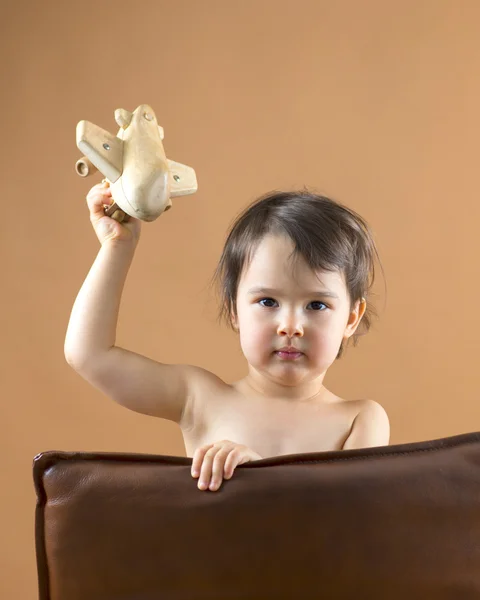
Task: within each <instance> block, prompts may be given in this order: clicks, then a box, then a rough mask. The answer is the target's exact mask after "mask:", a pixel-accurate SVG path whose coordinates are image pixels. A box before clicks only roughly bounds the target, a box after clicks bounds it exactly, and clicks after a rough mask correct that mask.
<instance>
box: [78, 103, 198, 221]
mask: <svg viewBox="0 0 480 600" xmlns="http://www.w3.org/2000/svg"><path fill="white" fill-rule="evenodd" d="M115 121H116V122H117V124H118V125H119V126H120V129H119V131H118V133H117V135H116V136H113V135H112V134H111V133H109V132H108V131H105V130H104V129H102V128H101V127H98V126H97V125H94V124H93V123H90V122H89V121H80V122H79V123H78V125H77V132H76V133H77V147H78V148H79V150H81V152H83V154H84V156H83V157H82V158H81V159H80V160H78V161H77V163H76V165H75V168H76V171H77V173H78V174H79V175H80V176H81V177H87V176H89V175H92V174H93V173H94V172H96V171H97V170H98V171H100V172H101V173H102V174H103V175H104V176H105V178H106V179H107V180H108V181H109V183H110V186H111V189H112V197H113V199H114V201H115V204H114V205H112V206H111V207H109V209H108V211H107V213H106V214H109V216H112V217H113V218H115V219H116V220H117V221H123V220H125V218H126V215H129V216H131V217H134V218H136V219H141V220H142V221H154V220H155V219H156V218H157V217H159V216H160V215H161V214H162V213H163V212H164V211H166V210H168V209H169V208H171V206H172V201H171V198H175V197H176V196H185V195H187V194H193V193H195V192H196V191H197V189H198V186H197V178H196V175H195V171H194V170H193V169H192V168H191V167H188V166H186V165H183V164H181V163H178V162H175V161H173V160H169V159H168V158H167V157H166V155H165V151H164V148H163V143H162V140H163V137H164V135H163V128H162V127H160V126H159V125H158V123H157V119H156V117H155V113H154V112H153V110H152V108H151V107H150V106H148V104H141V105H140V106H138V107H137V108H136V109H135V110H134V111H133V113H131V112H129V111H127V110H124V109H122V108H119V109H117V110H116V111H115Z"/></svg>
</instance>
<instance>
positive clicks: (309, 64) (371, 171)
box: [0, 0, 480, 600]
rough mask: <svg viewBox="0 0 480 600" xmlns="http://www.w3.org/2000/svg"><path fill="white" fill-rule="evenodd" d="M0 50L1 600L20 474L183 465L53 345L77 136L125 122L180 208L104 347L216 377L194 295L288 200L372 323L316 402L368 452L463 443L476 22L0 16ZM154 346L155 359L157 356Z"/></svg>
mask: <svg viewBox="0 0 480 600" xmlns="http://www.w3.org/2000/svg"><path fill="white" fill-rule="evenodd" d="M4 4H5V5H4V6H3V7H2V20H1V24H0V28H1V31H0V34H1V35H0V44H1V61H0V64H1V67H0V68H1V69H2V79H1V81H2V87H1V96H0V98H1V100H0V102H1V105H2V116H3V118H2V124H1V137H2V143H1V146H0V148H1V150H0V151H1V153H2V163H1V164H2V177H1V179H0V181H1V184H0V185H1V187H2V206H3V210H2V218H1V229H2V231H1V236H0V239H1V248H2V265H3V277H2V286H1V288H2V292H1V298H2V311H1V318H2V329H1V331H2V344H1V353H2V354H1V357H0V360H1V362H0V364H1V368H2V375H1V384H2V395H1V404H0V410H1V424H2V431H1V442H0V443H1V445H2V448H1V449H2V450H3V457H4V458H3V468H2V469H1V471H2V477H1V485H2V494H1V503H2V504H1V513H0V514H1V519H2V522H1V525H0V531H1V532H2V536H1V537H2V544H1V546H0V553H1V554H0V557H1V563H0V572H1V585H0V597H1V598H5V600H7V599H10V598H22V599H27V598H36V597H37V588H36V586H37V581H36V566H35V552H34V537H33V522H34V520H33V519H34V506H35V495H34V490H33V483H32V476H31V465H32V459H33V457H34V455H35V454H37V453H38V452H41V451H45V450H51V449H58V450H98V451H129V452H152V453H159V454H178V455H183V454H184V447H183V442H182V438H181V434H180V431H179V429H177V426H176V425H174V424H171V423H169V422H166V421H163V420H156V419H153V418H149V417H146V416H141V415H138V414H135V413H133V412H129V411H128V410H126V409H124V408H121V407H119V406H117V405H115V404H114V403H113V402H111V401H109V400H108V399H107V398H106V397H104V396H103V395H102V394H101V393H99V392H97V391H96V390H95V389H93V388H92V387H90V386H89V385H88V384H87V383H85V382H84V381H83V380H82V379H81V378H80V377H79V376H78V375H76V374H75V373H74V372H73V371H72V370H71V369H70V368H69V367H68V366H67V364H66V362H65V360H64V356H63V341H64V335H65V329H66V326H67V322H68V318H69V313H70V310H71V307H72V304H73V301H74V298H75V296H76V294H77V292H78V289H79V287H80V285H81V283H82V281H83V279H84V277H85V275H86V273H87V271H88V269H89V267H90V265H91V263H92V261H93V259H94V257H95V254H96V252H97V250H98V245H97V240H96V238H95V235H94V233H93V230H92V229H91V227H90V224H89V221H88V214H87V210H86V206H85V195H86V193H87V191H88V189H89V188H90V186H91V185H93V184H94V183H98V181H100V179H101V177H100V176H99V175H98V174H97V175H96V176H95V177H93V178H90V179H89V180H84V179H81V178H80V177H78V176H77V175H76V174H75V172H74V164H75V161H76V160H77V158H79V157H80V154H79V152H78V151H77V149H76V146H75V126H76V123H77V121H79V120H81V119H87V120H90V121H93V122H94V123H96V124H98V125H100V126H102V127H104V128H106V129H110V130H111V131H115V132H116V130H117V126H116V124H115V122H114V119H113V112H114V110H115V109H116V108H118V107H123V108H126V109H129V110H133V109H134V108H135V107H136V106H137V105H138V104H141V103H144V102H145V103H148V104H150V105H152V107H153V108H154V110H155V111H156V113H157V116H158V119H159V122H160V124H161V125H162V126H163V127H164V129H165V134H166V138H165V148H166V152H167V155H168V156H169V157H170V158H172V159H174V160H178V161H180V162H184V163H186V164H190V165H192V166H193V167H194V168H195V169H196V171H197V175H198V181H199V191H198V193H197V194H196V195H195V196H190V197H186V198H179V199H177V200H175V201H174V207H173V209H172V210H171V211H170V212H169V213H168V214H166V215H164V216H162V218H161V219H159V220H158V221H156V222H154V223H151V224H147V225H145V226H144V228H143V234H142V239H141V242H140V245H139V248H138V252H137V255H136V258H135V262H134V264H133V266H132V269H131V273H130V276H129V279H128V282H127V286H126V289H125V294H124V300H123V304H122V308H121V315H120V323H119V331H118V340H117V341H118V343H119V344H120V345H123V346H125V347H127V348H129V349H132V350H134V351H137V352H142V353H144V354H146V355H148V356H150V357H152V358H155V359H157V360H160V361H163V362H172V363H173V362H187V363H193V364H198V365H201V366H203V367H205V368H207V369H210V370H212V371H214V372H216V373H217V374H218V375H220V376H221V377H223V378H225V380H227V381H230V380H233V379H235V378H239V377H240V376H241V375H242V374H243V373H244V371H245V363H244V360H243V357H242V355H241V352H240V350H239V348H238V346H237V339H236V337H235V335H234V334H233V333H231V332H229V331H227V330H226V329H222V328H221V327H219V326H217V325H216V324H215V311H216V306H215V302H214V297H213V296H212V294H211V293H209V291H208V287H207V284H208V281H209V278H210V276H211V274H212V272H213V270H214V268H215V265H216V261H217V258H218V257H219V255H220V251H221V247H222V243H223V240H224V236H225V233H226V230H227V227H228V225H229V224H230V222H231V221H232V220H233V218H234V217H235V215H236V214H237V213H238V212H239V211H240V210H241V209H242V208H243V207H244V206H245V205H246V204H247V203H248V202H250V201H251V200H253V199H254V198H255V197H256V196H257V195H259V194H263V193H264V192H266V191H269V190H271V189H273V188H286V189H292V188H294V187H297V186H304V185H307V186H309V187H311V188H314V189H316V190H318V191H320V192H323V193H326V194H330V195H332V196H333V197H335V198H337V199H338V200H340V201H341V202H344V203H346V204H348V205H350V206H351V207H352V208H354V209H355V210H357V211H359V212H360V213H361V214H362V215H364V216H365V217H366V218H367V220H368V221H369V222H370V223H371V225H372V227H373V229H374V231H375V233H376V236H377V241H378V245H379V249H380V253H381V257H382V260H383V264H384V267H385V271H386V282H387V292H388V293H387V296H385V293H384V280H383V279H382V277H381V275H380V274H379V278H378V284H377V285H376V292H377V294H378V298H377V305H378V307H379V311H380V321H378V322H377V324H376V326H375V328H374V329H373V330H372V332H371V333H370V334H369V335H368V336H367V337H366V338H363V339H362V341H361V343H360V345H359V346H358V347H357V348H356V349H350V350H349V351H348V353H347V355H346V357H345V358H344V359H343V360H341V361H340V362H338V363H337V364H336V365H335V366H334V367H332V369H331V371H330V372H329V374H328V376H327V379H326V383H327V386H330V388H331V389H332V390H333V391H334V392H336V393H338V394H340V395H344V396H345V397H347V398H356V397H370V398H374V399H375V400H377V401H379V402H380V403H381V404H383V406H385V408H386V409H387V411H388V413H389V415H390V420H391V426H392V436H391V443H400V442H407V441H417V440H423V439H433V438H437V437H444V436H449V435H455V434H459V433H463V432H469V431H476V430H479V429H480V402H479V401H478V397H477V387H478V384H479V369H478V364H477V363H478V356H479V354H478V350H479V342H478V331H479V327H478V314H479V312H478V294H479V292H480V287H479V284H478V282H477V274H478V250H479V240H478V223H479V218H480V208H479V202H478V193H477V189H478V161H479V156H478V137H479V136H478V133H479V130H480V118H479V106H480V79H479V73H480V41H479V40H480V3H479V2H477V1H476V0H470V1H469V0H390V1H385V0H350V1H347V0H343V1H338V0H337V1H335V2H332V1H331V0H328V1H327V0H317V1H314V0H312V1H302V0H297V1H296V2H290V1H286V0H284V1H280V0H272V1H269V0H243V1H242V2H228V1H225V0H223V1H221V0H218V1H208V0H203V1H197V0H190V1H188V0H177V1H176V2H166V1H163V0H155V1H153V0H152V1H149V2H143V3H142V2H140V3H133V4H132V3H131V2H124V1H117V2H93V1H92V0H86V1H85V0H84V1H83V2H81V3H76V4H74V3H71V2H64V1H61V0H50V1H49V2H35V1H34V0H30V1H29V2H28V1H27V2H13V3H8V4H7V3H4ZM167 347H168V350H167V349H166V348H167Z"/></svg>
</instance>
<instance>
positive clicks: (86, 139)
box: [77, 121, 123, 183]
mask: <svg viewBox="0 0 480 600" xmlns="http://www.w3.org/2000/svg"><path fill="white" fill-rule="evenodd" d="M77 147H78V149H79V150H80V151H81V152H83V154H84V155H85V156H86V157H87V158H88V159H89V160H90V162H91V163H92V164H93V165H94V166H95V167H96V168H97V169H98V170H99V171H100V172H101V173H103V174H104V175H105V177H107V178H108V179H109V180H110V181H111V182H112V183H113V182H115V181H116V180H117V179H118V178H119V177H120V176H121V174H122V169H123V141H122V140H121V139H120V138H118V137H116V136H114V135H112V134H111V133H110V132H109V131H106V130H105V129H102V128H101V127H98V125H95V124H94V123H90V122H89V121H80V122H79V123H78V125H77Z"/></svg>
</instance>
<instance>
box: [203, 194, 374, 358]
mask: <svg viewBox="0 0 480 600" xmlns="http://www.w3.org/2000/svg"><path fill="white" fill-rule="evenodd" d="M267 234H284V235H285V234H286V235H287V236H288V237H289V238H290V239H291V240H292V242H293V244H294V246H295V249H294V251H293V256H298V255H301V256H302V257H303V258H304V259H305V261H306V263H307V264H308V266H309V267H310V268H311V269H312V270H322V271H338V272H342V273H343V274H344V277H345V283H346V288H347V292H348V294H349V298H350V306H351V308H353V306H354V304H355V302H356V301H357V300H361V299H362V298H365V299H366V300H368V297H369V293H370V290H371V287H372V285H373V283H374V281H375V264H374V259H375V256H376V257H377V258H378V260H379V263H380V258H379V256H378V251H377V247H376V245H375V242H374V239H373V235H372V232H371V230H370V227H369V225H368V224H367V222H366V221H365V220H364V219H363V218H362V217H361V216H360V215H359V214H357V213H356V212H355V211H353V210H351V209H350V208H347V207H346V206H343V205H342V204H340V203H338V202H336V201H334V200H331V199H330V198H327V197H325V196H321V195H318V194H315V193H313V192H310V191H308V190H301V191H292V192H280V191H275V192H270V193H268V194H266V195H264V196H262V197H260V198H258V199H257V200H255V201H254V202H253V203H252V204H250V205H249V206H248V207H247V208H246V209H245V210H244V211H243V212H242V213H241V214H240V215H239V216H238V217H237V218H236V219H235V222H234V223H233V225H232V227H231V229H230V232H229V234H228V236H227V239H226V241H225V246H224V248H223V252H222V255H221V257H220V260H219V263H218V265H217V268H216V270H215V273H214V275H213V279H212V281H217V282H218V283H219V288H220V300H221V301H220V311H219V314H218V318H219V320H220V321H221V320H225V321H226V323H227V325H228V326H230V327H232V322H231V315H232V314H236V298H237V290H238V284H239V282H240V277H241V274H242V272H243V269H244V268H245V266H247V265H248V264H249V262H250V260H251V258H252V256H253V252H254V251H255V249H256V248H257V246H258V244H259V243H260V242H261V240H262V239H263V238H264V237H265V235H267ZM380 266H381V263H380ZM382 270H383V268H382ZM373 317H377V311H376V309H375V308H374V307H373V306H372V305H371V303H370V302H367V307H366V310H365V314H364V315H363V318H362V320H361V322H360V325H359V327H358V329H357V331H356V332H355V333H354V334H353V336H352V337H353V345H354V346H356V345H357V343H358V339H359V337H361V336H362V335H365V334H366V333H367V332H368V331H369V329H370V327H371V324H372V319H373ZM343 350H344V342H343V341H342V345H341V346H340V349H339V352H338V354H337V359H338V358H340V357H341V356H342V354H343Z"/></svg>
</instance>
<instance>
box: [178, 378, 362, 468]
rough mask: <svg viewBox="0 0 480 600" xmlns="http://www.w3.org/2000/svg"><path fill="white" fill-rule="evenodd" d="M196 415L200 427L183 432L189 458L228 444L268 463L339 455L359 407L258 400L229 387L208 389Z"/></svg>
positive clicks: (344, 403) (335, 402) (338, 401)
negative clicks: (334, 452)
mask: <svg viewBox="0 0 480 600" xmlns="http://www.w3.org/2000/svg"><path fill="white" fill-rule="evenodd" d="M332 399H334V400H333V401H332ZM194 410H195V418H194V422H195V423H196V425H195V426H194V427H193V428H192V429H190V430H185V431H183V437H184V441H185V447H186V451H187V456H189V457H191V456H193V454H194V452H195V450H196V449H197V448H198V447H200V446H203V445H206V444H211V443H214V442H218V441H221V440H230V441H232V442H236V443H237V444H242V445H245V446H247V447H249V448H251V449H252V450H254V451H255V452H257V453H258V454H260V456H262V458H268V457H270V456H280V455H285V454H300V453H308V452H324V451H330V450H341V449H342V447H343V444H344V442H345V440H346V439H347V437H348V435H349V433H350V431H351V428H352V425H353V421H354V419H355V417H356V415H357V414H358V411H359V404H358V402H355V401H352V402H347V401H342V400H341V399H336V398H335V396H333V394H332V395H331V398H330V401H328V402H323V403H320V402H317V403H315V402H306V403H302V402H295V401H288V400H267V401H266V400H261V401H259V399H258V398H252V397H248V396H246V395H244V394H239V393H238V392H237V391H236V390H234V389H233V388H232V387H231V386H228V385H227V384H225V388H224V389H220V390H210V391H209V393H208V394H207V395H205V397H201V398H199V399H198V402H197V405H196V406H195V409H194Z"/></svg>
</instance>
